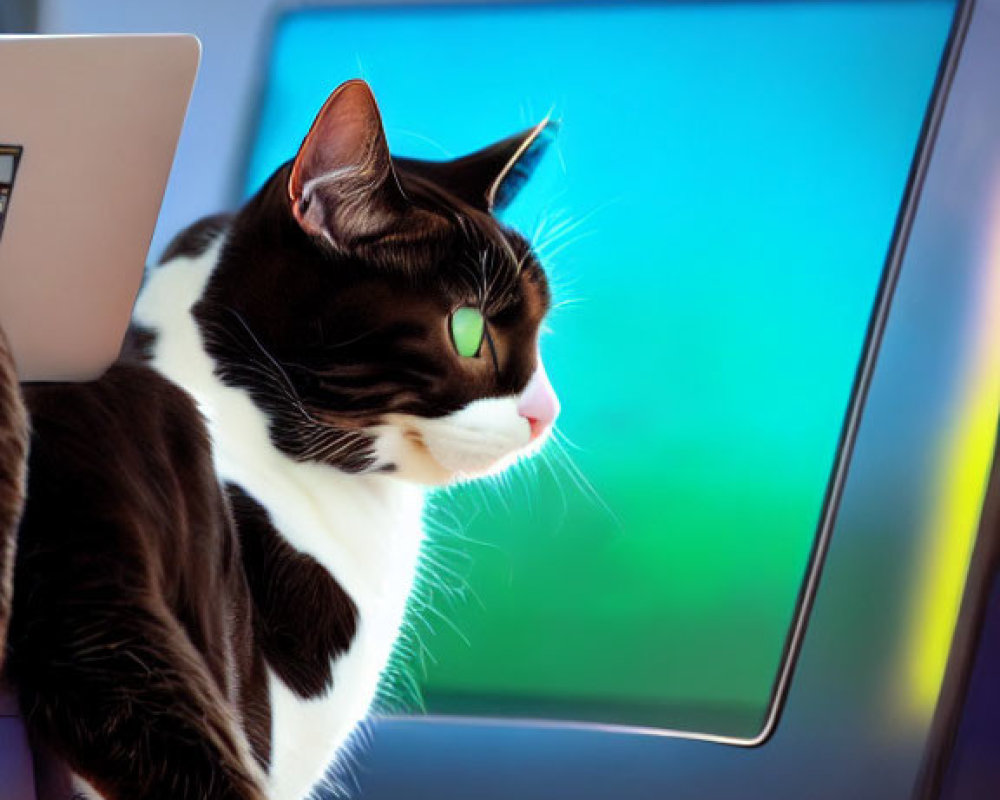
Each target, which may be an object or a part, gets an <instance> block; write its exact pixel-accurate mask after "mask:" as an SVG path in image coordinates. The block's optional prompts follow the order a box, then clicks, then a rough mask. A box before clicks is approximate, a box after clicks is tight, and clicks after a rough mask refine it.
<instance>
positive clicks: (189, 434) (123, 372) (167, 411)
mask: <svg viewBox="0 0 1000 800" xmlns="http://www.w3.org/2000/svg"><path fill="white" fill-rule="evenodd" d="M138 333H139V334H140V335H141V332H138ZM134 335H136V332H135V331H130V332H129V336H130V337H132V336H134ZM23 391H24V398H25V402H26V404H27V406H28V410H29V413H30V416H31V423H32V428H33V429H34V431H35V433H36V434H46V433H49V434H58V435H60V436H74V437H78V438H81V439H104V440H107V439H109V438H114V437H117V436H121V437H127V438H128V439H130V440H132V441H147V442H151V441H155V440H157V439H161V438H162V437H164V436H167V437H169V438H170V439H171V440H175V441H181V440H185V439H186V440H190V441H192V443H197V444H201V443H203V442H204V443H207V441H208V433H207V426H206V423H205V420H204V418H203V416H202V414H201V412H200V410H199V409H198V406H197V403H196V402H195V400H194V398H193V397H191V395H190V394H188V392H187V391H185V390H184V389H183V388H181V387H180V386H178V385H177V384H176V383H174V382H173V381H171V380H169V379H168V378H166V377H164V376H163V375H162V374H160V373H159V372H157V371H156V370H155V369H154V368H153V367H152V366H150V365H149V364H148V363H145V362H144V361H142V360H140V359H135V358H123V359H120V360H119V361H117V362H116V363H115V364H113V365H112V366H111V367H110V368H109V369H108V370H107V371H106V372H105V373H104V374H103V375H102V376H101V377H100V378H98V379H97V380H94V381H87V382H85V383H34V384H25V385H24V386H23Z"/></svg>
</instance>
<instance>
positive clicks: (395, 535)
mask: <svg viewBox="0 0 1000 800" xmlns="http://www.w3.org/2000/svg"><path fill="white" fill-rule="evenodd" d="M395 500H396V501H398V502H400V507H396V508H394V509H386V510H385V513H377V512H375V513H373V510H372V509H363V510H361V511H360V514H361V515H363V516H365V517H367V519H364V520H362V519H358V520H356V523H357V524H358V525H361V526H362V527H360V528H359V529H360V530H362V531H364V532H365V535H366V536H368V537H370V538H371V540H372V542H371V544H372V547H371V548H368V549H367V550H365V548H360V549H359V551H358V552H355V553H348V552H346V551H347V550H349V549H350V548H344V550H345V552H344V553H342V554H341V556H340V558H339V559H338V561H337V563H336V564H331V563H330V562H328V561H326V559H324V558H322V554H323V551H324V550H325V549H326V548H324V547H318V548H317V552H314V553H311V555H313V556H314V557H317V555H319V556H320V557H319V558H317V560H319V561H320V563H323V564H324V566H328V569H329V571H330V572H331V574H332V575H333V576H334V578H335V579H337V581H338V582H339V583H340V584H341V585H342V586H343V587H344V589H345V590H346V591H347V592H348V594H349V595H350V596H351V598H352V600H353V601H354V603H355V605H356V606H357V609H358V626H357V630H356V632H355V636H354V638H353V640H352V641H351V644H350V647H349V648H348V650H347V652H346V653H344V654H343V655H341V656H340V657H339V658H337V659H336V660H335V661H333V662H332V688H331V689H330V690H329V691H327V692H326V693H324V694H323V695H320V696H317V697H311V698H301V697H299V696H298V695H296V694H295V693H294V692H293V691H292V690H291V689H290V688H289V687H288V686H286V685H285V684H284V683H283V682H282V681H281V679H280V678H279V677H278V676H277V675H276V674H274V672H272V671H271V670H269V671H268V684H269V685H268V689H269V694H270V701H271V762H270V768H269V770H268V774H269V784H270V786H269V790H270V791H269V797H270V798H271V800H303V798H305V797H307V796H308V794H309V790H310V789H311V788H312V787H313V786H315V785H316V782H317V781H318V780H320V779H322V777H323V775H324V773H325V772H326V771H327V770H328V768H329V767H330V766H331V764H332V763H333V762H334V761H335V760H336V758H337V756H338V754H340V753H342V751H343V748H344V747H345V744H346V743H347V742H348V740H349V738H350V736H351V734H352V733H353V732H354V731H355V730H356V729H357V727H358V725H359V723H360V722H361V721H362V720H363V719H364V718H365V716H366V715H367V714H368V710H369V708H370V706H371V703H372V700H373V699H374V698H375V694H376V691H377V689H378V685H379V681H380V676H381V674H382V671H383V670H384V668H385V667H386V665H387V663H388V661H389V657H390V655H391V653H392V648H393V645H394V644H395V642H396V639H397V637H398V635H399V628H400V624H401V623H402V618H403V613H404V611H405V608H406V601H407V597H408V596H409V592H410V589H411V587H412V585H413V580H414V574H415V570H416V562H417V558H418V551H419V546H420V536H421V533H420V511H419V504H412V503H410V502H408V498H395ZM325 505H326V503H323V502H321V503H319V506H320V507H321V508H322V507H323V506H325ZM345 510H347V511H349V510H350V509H349V508H348V509H345V508H344V507H341V509H340V513H339V514H337V515H335V516H334V517H332V518H333V519H337V520H340V521H342V520H343V519H344V516H345V513H344V512H345ZM279 516H280V515H279ZM347 516H352V515H351V514H350V513H348V514H347ZM279 525H280V523H279ZM380 526H381V527H383V529H382V530H379V527H380ZM279 529H280V527H279ZM336 533H337V531H335V530H327V532H326V537H324V538H329V539H330V540H332V537H333V536H335V535H336ZM288 538H289V540H290V541H293V542H294V541H295V539H296V538H299V539H302V538H305V537H295V536H292V535H289V536H288ZM308 538H312V537H308ZM376 540H380V542H379V543H376ZM385 543H389V544H390V545H391V546H389V547H384V546H382V545H383V544H385ZM300 544H302V545H305V546H308V545H307V543H305V542H300ZM310 549H311V548H310ZM351 556H354V557H355V558H352V557H351ZM357 557H360V560H357Z"/></svg>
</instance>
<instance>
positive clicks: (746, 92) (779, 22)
mask: <svg viewBox="0 0 1000 800" xmlns="http://www.w3.org/2000/svg"><path fill="white" fill-rule="evenodd" d="M953 11H954V4H953V3H952V2H946V1H945V0H931V1H930V2H925V1H914V2H865V3H796V2H774V3H767V2H762V3H720V4H716V3H703V4H670V3H662V4H659V3H614V4H612V3H598V4H589V3H588V4H572V3H558V4H551V3H550V4H537V5H532V4H527V3H523V4H520V3H519V4H512V5H472V4H468V5H461V4H459V5H451V4H449V5H443V6H433V7H431V6H427V7H423V6H414V5H398V6H392V5H389V6H378V5H376V6H366V7H352V6H341V7H335V8H329V9H319V8H311V9H303V10H298V11H294V12H291V13H288V14H286V15H284V16H282V17H281V18H280V19H279V21H278V23H277V26H276V28H275V31H274V35H273V40H272V42H271V46H270V52H269V54H268V67H267V74H266V79H265V83H264V92H263V97H262V102H261V106H260V111H259V117H258V120H257V123H256V126H255V130H254V134H253V140H252V147H251V153H250V158H249V163H248V167H247V171H246V175H245V190H246V192H247V193H250V192H252V191H253V190H254V189H255V188H256V187H257V186H259V185H260V184H261V183H262V181H263V180H264V179H265V178H266V177H267V176H268V175H269V174H270V173H271V172H272V171H273V170H274V169H275V168H276V167H277V166H278V165H279V164H281V163H282V162H283V161H285V160H287V159H289V158H291V157H292V156H293V155H294V154H295V151H296V149H297V148H298V145H299V143H300V142H301V140H302V138H303V136H304V135H305V132H306V131H307V130H308V128H309V125H310V123H311V121H312V117H313V115H314V114H315V112H316V111H317V109H318V108H319V107H320V106H321V105H322V103H323V101H324V99H325V98H326V96H327V94H328V93H329V92H330V91H331V90H332V89H333V88H334V87H335V86H336V85H338V84H339V83H340V82H342V81H343V80H346V79H348V78H352V77H363V78H365V79H366V80H368V81H369V83H370V84H371V85H372V87H373V89H374V91H375V95H376V97H377V98H378V100H379V102H380V105H381V110H382V114H383V118H384V121H385V125H386V131H387V134H388V137H389V142H390V145H391V147H392V149H393V151H394V153H396V154H398V155H406V156H413V157H421V158H435V159H437V158H441V159H443V158H450V157H454V156H458V155H461V154H463V153H466V152H470V151H472V150H474V149H477V148H479V147H482V146H483V145H486V144H488V143H490V142H492V141H494V140H497V139H500V138H502V137H504V136H507V135H508V134H511V133H513V132H516V131H519V130H522V129H523V128H525V127H527V126H529V125H532V124H534V123H536V122H537V121H539V120H540V119H541V118H542V117H544V116H545V115H547V114H551V115H552V116H553V117H555V118H557V119H559V120H561V122H562V126H561V130H560V132H559V135H558V139H557V142H556V145H555V146H554V147H553V148H552V149H551V150H550V152H549V153H548V155H547V156H546V157H545V159H544V160H543V161H542V163H541V164H540V166H539V168H538V170H537V171H536V173H535V175H534V177H533V178H532V180H531V181H530V182H529V184H528V185H527V187H526V188H525V190H524V191H523V192H522V194H521V195H519V196H518V198H517V200H516V201H515V203H514V205H513V206H511V207H510V208H509V209H508V211H507V212H506V214H505V216H504V220H505V222H507V223H508V224H510V225H512V226H513V227H515V228H517V229H518V230H520V231H521V232H523V233H524V234H525V235H526V236H528V237H529V238H530V239H531V241H532V242H533V244H534V246H535V247H536V249H537V251H538V252H539V253H540V255H541V257H542V260H543V263H544V264H545V266H546V268H547V270H548V272H549V275H550V279H551V282H552V284H553V286H554V290H555V297H554V309H553V311H552V313H551V315H550V317H549V320H548V325H547V328H548V331H547V332H546V334H545V335H544V337H543V340H542V348H543V352H544V353H545V358H546V363H547V365H549V372H550V375H551V378H552V381H553V383H554V385H555V387H556V389H557V391H558V392H559V394H560V397H561V398H562V400H563V416H562V418H561V420H560V429H559V431H558V433H557V434H556V436H555V437H554V441H553V442H552V443H551V444H550V445H549V446H548V449H547V451H546V452H544V453H543V454H542V457H541V458H540V459H538V460H536V461H535V462H533V463H530V464H526V465H524V466H523V467H521V468H520V469H519V470H518V471H516V472H515V473H514V474H513V475H511V476H510V477H505V478H504V479H502V480H500V481H497V482H495V483H493V484H491V485H486V486H472V487H465V488H461V489H457V490H450V491H448V492H446V493H443V494H441V495H439V496H438V497H436V498H435V500H434V508H433V510H432V514H431V524H430V527H431V530H432V536H431V541H430V542H429V545H428V559H427V562H426V572H425V575H424V577H423V578H422V579H421V583H420V585H419V587H418V598H419V599H418V602H416V603H415V604H414V608H413V610H412V612H411V628H412V633H411V634H410V635H409V636H408V639H407V641H406V642H405V643H404V645H403V646H402V647H401V648H400V650H399V652H398V653H397V656H396V664H395V665H394V668H393V669H392V670H391V675H390V679H389V680H388V681H387V685H386V693H385V694H386V697H385V698H384V702H383V705H384V706H386V707H388V708H395V709H402V710H405V709H411V708H415V707H420V706H419V703H418V701H417V700H416V697H415V695H416V694H417V693H418V692H417V691H416V690H415V688H414V684H419V695H420V696H422V698H423V700H422V702H423V704H424V706H423V707H424V708H426V710H428V711H430V712H432V713H444V714H460V715H471V716H490V717H497V716H500V717H504V716H507V717H519V718H546V719H557V720H569V721H581V722H598V723H616V724H623V725H635V726H644V727H654V728H671V729H683V730H691V731H699V732H704V733H713V734H720V735H726V736H733V737H752V736H753V735H754V734H756V733H757V732H758V731H759V730H760V729H761V726H762V722H763V719H764V717H765V715H766V712H767V710H768V707H769V704H770V701H771V696H772V690H773V687H774V683H775V677H776V674H777V672H778V669H779V666H780V664H781V661H782V658H783V655H784V647H785V643H786V640H787V637H788V634H789V626H790V623H791V620H792V618H793V615H794V613H795V610H796V605H797V599H798V594H799V590H800V587H801V585H802V580H803V576H804V573H805V569H806V566H807V563H808V560H809V557H810V552H811V548H812V546H813V542H814V537H815V534H816V526H817V522H818V520H819V517H820V513H821V509H822V505H823V499H824V494H825V491H826V488H827V484H828V481H829V478H830V469H831V466H832V464H833V461H834V457H835V453H836V447H837V442H838V437H839V435H840V432H841V427H842V424H843V419H844V413H845V410H846V408H847V404H848V400H849V397H850V392H851V387H852V381H853V378H854V374H855V370H856V368H857V364H858V359H859V355H860V352H861V347H862V343H863V340H864V336H865V330H866V326H867V323H868V320H869V316H870V313H871V310H872V303H873V300H874V298H875V292H876V288H877V286H878V283H879V278H880V275H881V272H882V268H883V262H884V259H885V256H886V252H887V248H888V246H889V243H890V238H891V235H892V231H893V226H894V223H895V220H896V215H897V213H898V208H899V202H900V199H901V197H902V193H903V190H904V187H905V184H906V179H907V174H908V170H909V167H910V163H911V160H912V158H913V154H914V149H915V146H916V143H917V139H918V136H919V132H920V126H921V122H922V120H923V117H924V113H925V111H926V108H927V105H928V102H929V99H930V94H931V90H932V87H933V83H934V78H935V75H936V72H937V69H938V64H939V60H940V57H941V54H942V50H943V47H944V44H945V41H946V38H947V34H948V29H949V24H950V22H951V17H952V14H953ZM859 646H860V644H859Z"/></svg>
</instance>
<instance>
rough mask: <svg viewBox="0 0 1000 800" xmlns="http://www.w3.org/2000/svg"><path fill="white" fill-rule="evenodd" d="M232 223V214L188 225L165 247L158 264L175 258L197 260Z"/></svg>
mask: <svg viewBox="0 0 1000 800" xmlns="http://www.w3.org/2000/svg"><path fill="white" fill-rule="evenodd" d="M232 221H233V215H232V214H212V215H211V216H208V217H204V218H202V219H200V220H198V221H197V222H196V223H194V224H193V225H189V226H188V227H187V228H185V229H184V230H182V231H181V232H180V233H178V234H177V235H176V236H175V237H174V238H173V239H172V240H171V241H170V244H168V245H167V246H166V248H165V249H164V251H163V255H161V256H160V263H161V264H165V263H166V262H168V261H173V260H174V259H175V258H197V257H198V256H200V255H202V254H203V253H204V252H205V251H206V250H208V248H209V247H211V245H212V243H213V242H214V241H215V240H216V239H218V238H219V236H220V234H222V233H223V232H224V231H225V230H226V229H227V228H228V227H229V226H230V225H231V224H232Z"/></svg>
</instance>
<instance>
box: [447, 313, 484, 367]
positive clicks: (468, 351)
mask: <svg viewBox="0 0 1000 800" xmlns="http://www.w3.org/2000/svg"><path fill="white" fill-rule="evenodd" d="M483 332H484V322H483V315H482V313H480V311H479V309H478V308H472V307H471V306H465V307H463V308H459V309H456V310H455V313H453V314H452V315H451V340H452V341H453V342H454V343H455V350H456V352H458V354H459V355H460V356H462V357H463V358H473V357H474V356H477V355H479V348H480V347H481V346H482V344H483Z"/></svg>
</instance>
